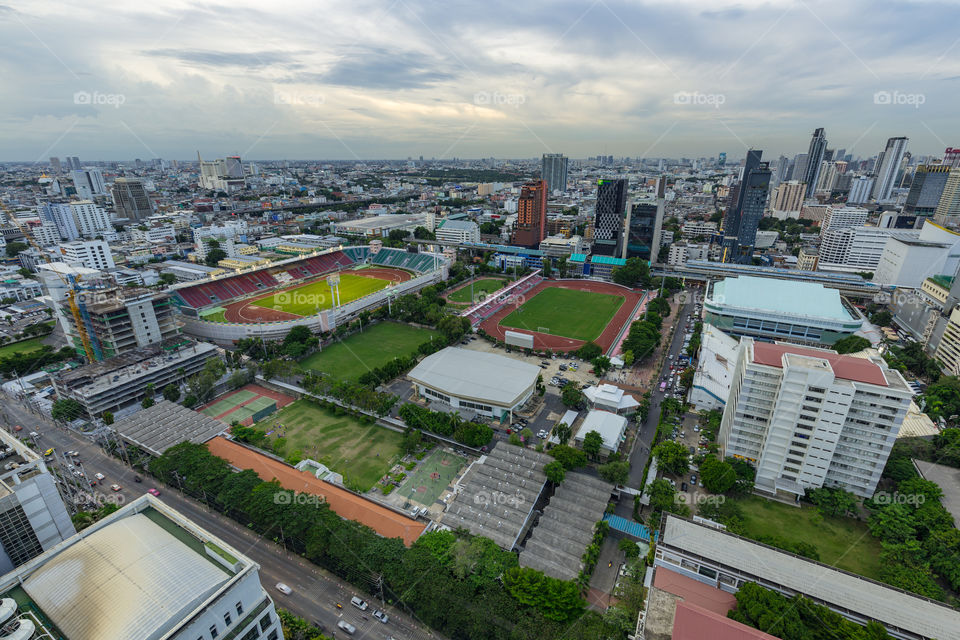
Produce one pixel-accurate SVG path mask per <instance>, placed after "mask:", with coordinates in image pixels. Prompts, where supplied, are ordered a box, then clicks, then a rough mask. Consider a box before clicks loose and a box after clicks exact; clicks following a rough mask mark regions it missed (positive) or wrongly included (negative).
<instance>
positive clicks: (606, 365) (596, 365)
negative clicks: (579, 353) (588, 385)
mask: <svg viewBox="0 0 960 640" xmlns="http://www.w3.org/2000/svg"><path fill="white" fill-rule="evenodd" d="M590 364H592V365H593V371H594V373H596V374H597V377H598V378H599V377H603V375H604V374H606V373H607V371H609V370H610V358H608V357H607V356H597V357H596V358H594V359H593V360H592V361H591V362H590Z"/></svg>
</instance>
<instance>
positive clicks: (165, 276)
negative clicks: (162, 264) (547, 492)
mask: <svg viewBox="0 0 960 640" xmlns="http://www.w3.org/2000/svg"><path fill="white" fill-rule="evenodd" d="M159 281H160V284H164V285H170V284H174V283H175V282H176V281H177V276H175V275H173V274H172V273H161V274H160V280H159Z"/></svg>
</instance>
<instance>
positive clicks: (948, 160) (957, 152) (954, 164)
mask: <svg viewBox="0 0 960 640" xmlns="http://www.w3.org/2000/svg"><path fill="white" fill-rule="evenodd" d="M941 164H945V165H947V166H949V167H951V168H953V169H956V168H958V167H960V148H958V149H954V148H953V147H947V148H946V149H945V150H944V152H943V162H942V163H941Z"/></svg>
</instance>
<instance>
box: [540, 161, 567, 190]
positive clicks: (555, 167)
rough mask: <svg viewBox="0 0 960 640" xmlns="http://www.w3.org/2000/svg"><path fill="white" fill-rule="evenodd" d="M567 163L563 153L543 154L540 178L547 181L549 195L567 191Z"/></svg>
mask: <svg viewBox="0 0 960 640" xmlns="http://www.w3.org/2000/svg"><path fill="white" fill-rule="evenodd" d="M567 163H568V159H567V158H566V157H564V155H563V154H562V153H545V154H543V158H542V159H541V161H540V177H541V178H543V179H544V180H546V181H547V193H554V192H556V191H566V190H567Z"/></svg>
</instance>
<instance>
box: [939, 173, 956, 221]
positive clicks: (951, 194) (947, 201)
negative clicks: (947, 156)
mask: <svg viewBox="0 0 960 640" xmlns="http://www.w3.org/2000/svg"><path fill="white" fill-rule="evenodd" d="M933 220H934V222H937V223H939V224H948V223H949V224H952V223H955V222H957V220H960V169H950V174H949V175H948V176H947V182H946V184H944V186H943V194H941V196H940V203H939V204H938V205H937V208H936V210H935V211H934V213H933Z"/></svg>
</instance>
